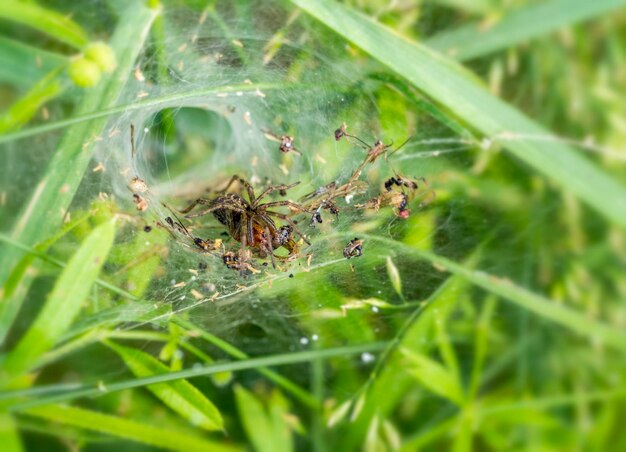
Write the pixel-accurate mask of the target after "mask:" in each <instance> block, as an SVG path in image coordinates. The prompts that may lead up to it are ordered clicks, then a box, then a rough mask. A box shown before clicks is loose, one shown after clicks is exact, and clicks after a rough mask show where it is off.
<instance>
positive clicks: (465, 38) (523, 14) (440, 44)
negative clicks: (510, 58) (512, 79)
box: [425, 0, 626, 61]
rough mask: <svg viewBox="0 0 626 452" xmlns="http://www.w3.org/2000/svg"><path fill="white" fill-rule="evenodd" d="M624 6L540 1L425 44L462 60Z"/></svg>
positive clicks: (608, 1)
mask: <svg viewBox="0 0 626 452" xmlns="http://www.w3.org/2000/svg"><path fill="white" fill-rule="evenodd" d="M624 6H626V0H594V1H589V0H551V1H548V2H540V3H536V4H531V5H529V6H526V7H523V8H519V9H517V10H514V11H511V12H510V13H508V14H506V15H505V16H504V17H503V18H502V19H500V20H498V21H497V22H495V23H493V24H491V25H489V26H487V27H485V26H484V24H481V23H476V24H470V25H464V26H462V27H460V28H457V29H454V30H450V31H443V32H441V33H439V34H437V35H435V36H433V37H432V38H429V39H427V40H426V41H425V44H426V45H427V46H429V47H431V48H432V49H434V50H437V51H438V52H441V53H445V54H446V55H448V56H450V57H452V58H456V59H458V60H460V61H464V60H469V59H472V58H476V57H481V56H483V55H486V54H488V53H491V52H496V51H498V50H503V49H506V48H508V47H512V46H514V45H517V44H520V43H523V42H526V41H528V40H530V39H532V38H535V37H538V36H543V35H546V34H547V33H550V32H553V31H556V30H558V29H560V28H562V27H565V26H567V25H573V24H576V23H578V22H582V21H584V20H587V19H591V18H593V17H596V16H600V15H602V14H605V13H607V12H609V11H612V10H614V9H618V8H623V7H624Z"/></svg>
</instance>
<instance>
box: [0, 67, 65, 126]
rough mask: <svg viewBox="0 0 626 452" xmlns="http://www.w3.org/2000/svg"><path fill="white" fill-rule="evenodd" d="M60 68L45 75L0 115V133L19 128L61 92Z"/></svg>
mask: <svg viewBox="0 0 626 452" xmlns="http://www.w3.org/2000/svg"><path fill="white" fill-rule="evenodd" d="M60 70H61V68H58V69H55V70H53V71H52V72H50V73H49V74H48V75H46V76H45V77H44V78H43V79H41V80H40V81H39V82H37V83H36V84H35V86H33V87H32V88H31V89H30V90H29V91H28V92H27V93H26V94H24V96H22V97H21V98H20V99H18V100H17V101H16V102H14V103H13V104H12V105H11V106H10V107H9V109H8V110H7V111H6V112H5V113H3V114H2V115H1V116H0V134H1V133H4V132H6V131H7V130H12V129H13V130H16V129H19V128H20V127H21V126H22V125H24V124H26V123H27V122H28V121H30V120H31V119H32V117H33V116H35V114H36V113H37V111H39V108H40V107H41V106H42V105H43V104H45V103H46V102H48V101H50V100H52V99H54V98H55V97H57V96H59V95H60V94H61V93H62V91H63V86H62V84H61V81H60V80H59V77H58V75H59V72H60Z"/></svg>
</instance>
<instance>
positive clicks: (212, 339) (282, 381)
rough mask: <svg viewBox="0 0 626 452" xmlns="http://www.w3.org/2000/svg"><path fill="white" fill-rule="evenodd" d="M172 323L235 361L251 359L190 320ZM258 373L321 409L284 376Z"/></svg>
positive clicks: (309, 404)
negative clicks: (192, 333)
mask: <svg viewBox="0 0 626 452" xmlns="http://www.w3.org/2000/svg"><path fill="white" fill-rule="evenodd" d="M172 321H173V322H174V323H176V324H177V325H179V326H181V327H183V328H185V329H186V330H188V331H189V332H194V333H196V334H197V335H198V336H199V337H200V338H202V339H204V340H205V341H207V342H209V343H210V344H213V345H215V346H216V347H218V348H220V349H221V350H223V351H225V352H226V353H228V354H229V355H230V356H232V357H233V358H235V359H248V358H250V357H249V356H248V355H247V354H246V353H244V352H242V351H241V350H239V349H238V348H237V347H235V346H233V345H231V344H229V343H228V342H226V341H224V340H222V339H220V338H219V337H217V336H214V335H213V334H211V333H209V332H207V331H205V330H204V329H202V328H200V327H198V326H196V325H194V324H193V323H191V322H190V321H188V320H184V319H182V318H180V317H175V318H174V319H173V320H172ZM258 371H259V373H260V374H262V375H264V376H266V377H267V378H269V379H270V380H272V381H273V382H274V383H276V384H277V385H278V386H280V387H282V388H283V389H284V390H286V391H288V392H289V393H291V394H292V395H294V396H295V397H297V398H298V399H299V400H300V401H301V402H303V403H305V404H306V405H308V406H309V407H311V408H316V407H319V405H320V400H317V399H316V398H315V397H313V396H311V394H309V393H308V392H307V391H305V390H304V389H302V388H301V387H300V386H298V385H296V384H295V383H293V382H292V381H291V380H289V379H288V378H285V377H283V376H282V375H280V374H278V373H276V372H274V371H273V370H271V369H267V368H265V367H260V368H259V369H258Z"/></svg>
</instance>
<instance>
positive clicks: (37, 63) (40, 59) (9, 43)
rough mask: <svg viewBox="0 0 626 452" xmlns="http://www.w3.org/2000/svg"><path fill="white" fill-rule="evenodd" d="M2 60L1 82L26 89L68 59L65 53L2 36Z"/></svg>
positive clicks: (0, 48)
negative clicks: (54, 51) (43, 48)
mask: <svg viewBox="0 0 626 452" xmlns="http://www.w3.org/2000/svg"><path fill="white" fill-rule="evenodd" d="M0 61H2V64H0V82H5V83H8V84H10V85H13V86H15V87H17V88H18V89H19V90H20V91H25V90H28V89H30V88H31V87H32V86H33V85H34V84H35V83H37V82H38V81H39V80H41V79H42V78H43V77H44V76H45V75H46V74H48V73H50V72H51V71H52V70H53V69H55V68H58V67H60V66H63V65H64V64H66V63H67V61H68V60H67V58H66V57H64V56H63V55H59V54H57V53H52V52H48V51H46V50H42V49H38V48H36V47H32V46H29V45H27V44H24V43H22V42H19V41H15V40H13V39H9V38H6V37H4V36H0Z"/></svg>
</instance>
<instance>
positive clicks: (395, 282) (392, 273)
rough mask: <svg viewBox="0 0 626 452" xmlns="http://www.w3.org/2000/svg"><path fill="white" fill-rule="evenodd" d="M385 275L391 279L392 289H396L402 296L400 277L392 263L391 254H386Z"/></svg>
mask: <svg viewBox="0 0 626 452" xmlns="http://www.w3.org/2000/svg"><path fill="white" fill-rule="evenodd" d="M386 264H387V275H388V276H389V280H390V281H391V285H392V286H393V289H394V290H395V291H396V293H397V294H398V295H400V297H401V298H404V297H403V296H402V279H401V278H400V272H399V271H398V267H396V264H394V263H393V260H392V259H391V256H387V261H386Z"/></svg>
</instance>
